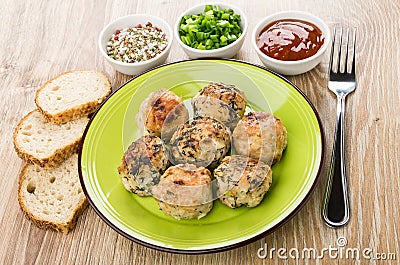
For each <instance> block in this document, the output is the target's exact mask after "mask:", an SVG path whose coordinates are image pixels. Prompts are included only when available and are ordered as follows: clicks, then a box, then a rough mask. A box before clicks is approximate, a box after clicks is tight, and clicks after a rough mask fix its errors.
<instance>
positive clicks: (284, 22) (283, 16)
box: [251, 11, 331, 75]
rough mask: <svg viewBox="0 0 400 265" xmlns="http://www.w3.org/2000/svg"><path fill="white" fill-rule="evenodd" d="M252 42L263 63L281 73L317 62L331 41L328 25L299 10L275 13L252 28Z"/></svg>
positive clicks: (301, 69) (307, 68) (293, 72)
mask: <svg viewBox="0 0 400 265" xmlns="http://www.w3.org/2000/svg"><path fill="white" fill-rule="evenodd" d="M251 42H252V45H253V47H254V49H255V50H256V52H257V55H258V57H259V58H260V60H261V61H262V63H263V64H264V65H265V66H266V67H267V68H269V69H271V70H273V71H275V72H278V73H280V74H283V75H298V74H302V73H305V72H307V71H310V70H311V69H313V68H314V67H315V66H317V65H318V64H319V63H320V62H321V60H322V58H323V56H324V53H325V52H326V50H327V48H328V46H330V42H331V33H330V30H329V27H328V25H327V24H326V23H325V22H324V21H323V20H322V19H320V18H319V17H317V16H315V15H313V14H310V13H307V12H302V11H285V12H279V13H274V14H272V15H270V16H267V17H265V18H264V19H262V20H261V21H260V22H259V23H258V24H257V25H256V26H255V28H254V30H253V34H252V39H251Z"/></svg>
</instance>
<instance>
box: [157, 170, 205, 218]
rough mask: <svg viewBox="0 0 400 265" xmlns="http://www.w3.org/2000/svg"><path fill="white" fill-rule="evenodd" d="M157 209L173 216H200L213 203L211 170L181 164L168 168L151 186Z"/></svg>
mask: <svg viewBox="0 0 400 265" xmlns="http://www.w3.org/2000/svg"><path fill="white" fill-rule="evenodd" d="M153 195H154V198H155V199H156V201H157V202H158V205H159V207H160V210H161V211H162V212H163V213H165V214H166V215H170V216H172V217H174V218H176V219H178V220H179V219H194V218H197V219H200V218H202V217H204V216H206V215H207V213H208V212H210V211H211V209H212V207H213V200H212V190H211V173H210V171H209V170H208V169H206V168H204V167H196V166H195V165H192V164H180V165H176V166H172V167H170V168H168V169H167V170H166V171H165V173H164V174H163V175H162V177H161V179H160V182H159V183H158V185H156V186H155V187H154V189H153Z"/></svg>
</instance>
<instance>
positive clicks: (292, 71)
mask: <svg viewBox="0 0 400 265" xmlns="http://www.w3.org/2000/svg"><path fill="white" fill-rule="evenodd" d="M290 18H291V19H299V20H304V21H308V22H311V23H313V24H314V25H316V26H317V27H318V28H319V29H320V30H321V31H322V35H323V36H324V38H325V41H324V44H323V45H322V46H321V48H320V49H319V50H318V52H317V53H316V54H314V55H313V56H311V57H308V58H306V59H302V60H297V61H282V60H278V59H274V58H272V57H269V56H267V55H266V54H264V53H263V52H262V51H261V50H260V49H259V48H258V47H257V37H258V35H259V34H260V32H261V31H262V30H263V28H264V27H265V26H267V25H268V24H269V23H271V22H273V21H276V20H281V19H290ZM251 43H252V45H253V48H254V49H255V50H256V52H257V55H258V57H259V58H260V60H261V61H262V62H263V64H264V65H265V66H266V67H268V68H269V69H271V70H274V71H275V72H278V73H280V74H284V75H298V74H302V73H305V72H307V71H309V70H311V69H312V68H314V67H315V66H317V65H318V64H319V63H320V62H321V60H322V58H323V55H324V53H325V51H326V49H327V48H328V46H330V43H331V32H330V30H329V27H328V25H327V24H326V23H325V22H324V21H322V20H321V19H320V18H318V17H317V16H314V15H312V14H310V13H307V12H302V11H284V12H279V13H274V14H272V15H270V16H267V17H265V18H264V19H262V20H261V21H260V22H259V23H258V24H257V25H256V26H255V28H254V30H253V33H252V35H251Z"/></svg>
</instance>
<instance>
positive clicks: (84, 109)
mask: <svg viewBox="0 0 400 265" xmlns="http://www.w3.org/2000/svg"><path fill="white" fill-rule="evenodd" d="M85 72H92V73H98V74H99V75H101V76H103V77H104V79H105V80H106V81H107V87H108V91H107V93H106V94H105V95H103V97H101V98H99V99H97V100H93V101H90V102H85V103H84V104H81V105H79V106H76V107H74V108H70V109H68V110H66V111H63V112H59V113H56V114H55V115H54V114H51V113H49V112H48V111H46V110H45V109H43V107H42V106H41V105H40V103H39V101H38V97H39V94H40V93H41V92H42V90H43V89H44V88H45V87H46V86H48V85H49V84H50V83H51V82H53V81H54V80H56V79H57V78H60V77H61V76H63V75H66V74H70V73H85ZM111 92H112V88H111V83H110V80H109V79H108V77H107V76H106V75H105V74H104V73H103V72H101V71H97V70H72V71H68V72H64V73H62V74H59V75H57V76H56V77H54V78H52V79H50V80H49V81H47V82H46V83H45V84H44V85H43V86H42V87H40V88H39V89H38V90H37V91H36V95H35V103H36V106H37V108H38V110H39V111H40V112H41V113H42V114H43V116H44V117H45V118H46V120H48V121H49V122H51V123H55V124H60V123H65V122H68V121H71V120H75V119H79V118H80V117H83V116H85V115H88V114H90V113H93V112H94V111H96V109H97V107H98V106H100V104H101V103H102V102H103V101H104V100H105V99H106V98H107V97H108V96H109V95H110V94H111Z"/></svg>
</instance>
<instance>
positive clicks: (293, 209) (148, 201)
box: [79, 59, 324, 254]
mask: <svg viewBox="0 0 400 265" xmlns="http://www.w3.org/2000/svg"><path fill="white" fill-rule="evenodd" d="M216 65H218V67H222V68H224V67H226V68H229V69H231V70H229V69H228V71H232V72H228V73H227V72H225V70H226V69H224V70H221V71H222V72H221V71H220V72H218V70H217V72H218V73H215V72H216V70H215V69H214V68H215V66H216ZM208 67H209V68H208ZM222 68H221V69H222ZM208 69H210V70H208ZM208 71H210V73H208ZM211 72H212V73H211ZM238 72H239V73H240V74H239V75H236V74H237V73H238ZM204 74H209V76H210V77H211V78H214V79H210V80H213V81H217V82H227V81H226V80H236V81H237V82H242V83H243V82H244V83H247V82H248V81H249V80H250V82H252V84H253V85H256V86H257V87H258V88H259V91H258V92H257V91H255V90H253V88H249V89H247V90H246V88H243V87H242V86H243V85H241V86H239V85H238V87H239V88H240V89H242V90H244V91H245V93H246V96H247V97H248V98H253V99H255V100H256V99H257V97H259V95H258V94H257V93H259V92H260V91H261V93H262V94H263V97H264V100H266V102H268V106H260V108H261V109H266V111H268V110H269V109H270V110H271V111H272V112H273V113H274V115H275V116H277V117H279V118H280V119H281V121H282V122H283V124H284V125H285V126H286V128H287V131H288V146H287V149H286V150H285V152H284V154H283V157H282V159H281V161H280V162H279V163H277V164H275V165H273V167H272V170H273V183H272V186H271V188H270V190H269V191H268V193H267V194H266V195H265V198H264V200H263V201H262V203H261V204H260V205H258V206H257V207H254V208H246V207H241V208H237V209H230V208H229V207H227V206H225V205H223V204H221V203H220V202H219V201H215V202H214V207H213V209H212V211H211V212H210V213H209V214H208V215H207V216H206V217H204V218H202V219H200V220H175V219H174V218H172V217H169V216H166V215H164V214H163V213H162V212H161V211H160V210H159V208H158V205H157V203H156V201H155V200H154V198H152V197H146V198H143V197H139V196H137V195H135V194H132V193H129V192H128V191H126V190H125V189H124V187H123V185H122V183H121V180H120V178H119V175H118V171H117V167H118V165H119V164H120V162H121V158H122V156H123V153H124V150H125V149H126V147H127V145H129V144H130V142H131V141H133V140H135V139H136V138H138V137H139V136H140V134H139V132H138V129H137V125H136V124H135V115H136V113H137V111H138V107H139V106H138V105H137V104H132V102H139V104H140V102H141V100H142V98H145V97H146V95H148V94H149V93H150V92H151V91H154V90H157V89H160V88H162V87H159V86H160V84H163V85H166V86H167V88H170V87H171V84H177V85H176V86H175V87H173V88H172V90H173V91H174V92H175V93H177V94H178V95H181V96H183V98H185V97H189V96H192V94H193V91H190V89H189V90H188V89H187V84H189V85H193V84H197V83H198V84H199V85H198V88H197V89H200V88H201V87H202V85H203V83H204V82H206V81H207V80H204ZM230 74H232V75H230ZM234 75H236V76H234ZM155 76H156V77H157V78H155ZM240 76H242V77H240ZM215 78H218V80H215ZM241 78H243V80H240V79H241ZM228 83H229V82H228ZM234 84H236V83H234ZM236 85H237V84H236ZM130 120H131V121H132V123H131V124H130V122H129V121H130ZM323 153H324V139H323V131H322V126H321V123H320V119H319V117H318V114H317V112H316V110H315V108H314V107H313V105H312V104H311V102H310V101H309V100H308V99H307V97H306V96H305V95H304V94H303V93H302V92H301V91H300V89H298V88H297V87H296V86H295V85H294V84H292V83H290V82H289V81H288V80H286V79H285V78H283V77H282V76H280V75H278V74H276V73H274V72H272V71H270V70H267V69H265V68H263V67H260V66H257V65H253V64H250V63H246V62H242V61H237V60H221V59H205V60H204V59H200V60H187V61H179V62H174V63H170V64H166V65H162V66H160V67H157V68H154V69H152V70H150V71H147V72H145V73H143V74H141V75H138V76H135V77H134V78H133V79H131V80H130V81H128V82H127V83H125V84H124V85H123V86H121V87H120V88H119V89H118V90H117V91H115V92H114V93H113V94H112V95H111V96H110V97H109V98H108V99H107V100H106V101H105V102H103V104H102V105H101V107H100V108H99V109H98V110H97V112H96V113H95V114H94V115H93V117H92V118H91V120H90V123H89V125H88V126H87V128H86V130H85V133H84V140H83V144H82V148H81V150H80V152H79V175H80V182H81V185H82V188H83V190H84V193H85V194H86V196H87V198H88V200H89V202H90V204H91V206H92V207H93V208H94V210H95V211H96V213H97V214H98V215H99V216H100V217H101V218H102V219H103V220H104V221H105V222H106V223H107V224H108V225H109V226H110V227H112V228H113V229H114V230H116V231H117V232H118V233H120V234H121V235H123V236H125V237H127V238H129V239H131V240H133V241H135V242H137V243H140V244H142V245H145V246H147V247H151V248H154V249H158V250H163V251H168V252H174V253H185V254H199V253H212V252H218V251H223V250H228V249H232V248H235V247H238V246H242V245H245V244H248V243H250V242H253V241H255V240H257V239H259V238H262V237H264V236H265V235H267V234H268V233H271V232H273V231H274V230H276V229H277V228H279V227H280V226H281V225H283V224H284V223H285V222H287V221H288V220H289V219H290V218H291V217H293V216H294V215H295V214H296V213H297V212H298V211H299V210H300V209H301V207H302V206H303V205H304V204H305V203H306V201H307V200H308V199H309V197H310V196H311V194H312V192H313V190H314V188H315V186H316V183H317V181H318V179H319V172H320V170H321V165H322V162H323V161H322V159H323Z"/></svg>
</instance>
